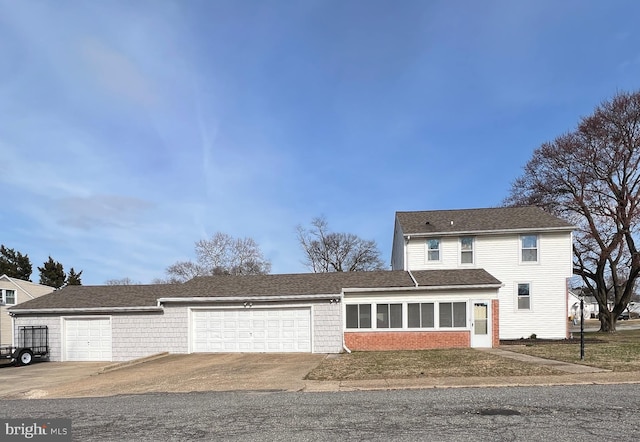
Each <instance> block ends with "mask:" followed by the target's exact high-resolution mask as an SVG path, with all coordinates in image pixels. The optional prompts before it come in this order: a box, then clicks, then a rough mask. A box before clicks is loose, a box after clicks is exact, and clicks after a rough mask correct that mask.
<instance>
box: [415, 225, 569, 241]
mask: <svg viewBox="0 0 640 442" xmlns="http://www.w3.org/2000/svg"><path fill="white" fill-rule="evenodd" d="M576 229H577V227H576V226H569V227H542V228H533V227H530V228H522V229H499V230H459V231H456V232H422V233H412V234H410V235H408V234H405V238H407V239H410V238H411V236H415V237H419V238H426V237H432V236H460V235H504V234H505V233H535V232H572V231H574V230H576Z"/></svg>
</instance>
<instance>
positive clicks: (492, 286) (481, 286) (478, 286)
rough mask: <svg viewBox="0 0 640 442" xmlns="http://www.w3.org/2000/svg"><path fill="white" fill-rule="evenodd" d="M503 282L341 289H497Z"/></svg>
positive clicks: (387, 290) (352, 290)
mask: <svg viewBox="0 0 640 442" xmlns="http://www.w3.org/2000/svg"><path fill="white" fill-rule="evenodd" d="M503 286H504V284H502V283H500V284H466V285H421V286H416V287H378V288H348V289H343V293H353V292H397V291H403V290H410V291H432V290H465V289H469V290H471V289H499V288H501V287H503Z"/></svg>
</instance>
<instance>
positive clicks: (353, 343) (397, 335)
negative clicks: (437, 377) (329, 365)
mask: <svg viewBox="0 0 640 442" xmlns="http://www.w3.org/2000/svg"><path fill="white" fill-rule="evenodd" d="M344 340H345V343H346V345H347V347H348V348H349V349H350V350H360V351H372V350H373V351H378V350H428V349H432V348H461V347H463V348H464V347H470V346H471V333H470V332H469V330H463V331H431V332H413V331H406V332H370V333H369V332H364V333H361V332H358V333H354V332H350V333H349V332H347V333H345V334H344Z"/></svg>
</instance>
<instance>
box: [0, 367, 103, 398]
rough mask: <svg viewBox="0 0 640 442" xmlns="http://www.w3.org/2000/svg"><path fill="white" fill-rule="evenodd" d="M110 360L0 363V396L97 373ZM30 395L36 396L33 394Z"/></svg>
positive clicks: (15, 394) (22, 393) (18, 394)
mask: <svg viewBox="0 0 640 442" xmlns="http://www.w3.org/2000/svg"><path fill="white" fill-rule="evenodd" d="M109 364H110V362H35V363H33V364H32V365H29V366H27V367H15V366H13V365H11V364H8V365H7V364H4V365H0V384H1V385H2V387H1V388H0V398H3V399H6V398H12V397H25V396H24V392H27V391H30V390H32V391H34V392H37V391H41V390H44V389H47V388H52V387H55V386H57V385H61V384H67V383H69V382H75V381H77V380H78V379H84V378H87V377H89V376H92V375H95V374H97V373H98V372H99V371H100V370H101V369H103V368H104V367H106V366H108V365H109ZM35 394H36V393H34V396H32V397H37V395H35Z"/></svg>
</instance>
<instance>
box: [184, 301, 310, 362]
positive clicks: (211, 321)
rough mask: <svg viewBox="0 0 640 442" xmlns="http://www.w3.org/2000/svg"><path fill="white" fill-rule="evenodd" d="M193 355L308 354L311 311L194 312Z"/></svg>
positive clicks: (257, 309) (279, 309) (307, 309)
mask: <svg viewBox="0 0 640 442" xmlns="http://www.w3.org/2000/svg"><path fill="white" fill-rule="evenodd" d="M191 320H192V337H193V338H192V350H193V352H311V308H309V307H298V308H244V309H193V310H192V312H191Z"/></svg>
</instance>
